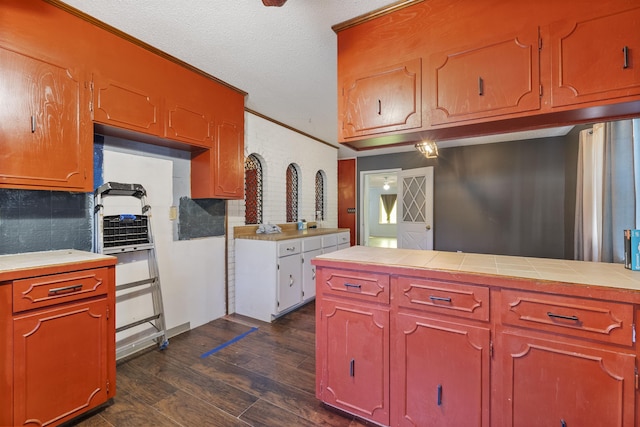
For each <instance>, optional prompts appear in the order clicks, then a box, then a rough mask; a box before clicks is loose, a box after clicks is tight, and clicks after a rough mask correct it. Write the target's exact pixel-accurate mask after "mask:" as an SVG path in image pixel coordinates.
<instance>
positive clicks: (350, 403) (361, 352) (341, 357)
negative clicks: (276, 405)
mask: <svg viewBox="0 0 640 427" xmlns="http://www.w3.org/2000/svg"><path fill="white" fill-rule="evenodd" d="M318 322H319V329H318V331H319V333H320V334H321V336H322V337H321V340H323V342H324V343H326V349H325V351H324V352H321V353H320V354H319V355H318V359H317V361H316V363H318V364H320V366H321V370H322V379H321V380H320V381H321V386H320V389H321V395H322V400H323V401H325V402H326V403H328V404H330V405H333V406H336V407H338V408H342V409H345V410H347V411H349V412H351V413H353V414H357V415H359V416H362V417H364V418H366V419H368V420H371V421H375V422H377V423H381V424H387V425H388V424H389V311H388V309H382V308H373V307H369V306H367V305H353V304H349V303H345V302H339V301H333V300H327V299H324V300H323V301H322V305H321V308H320V318H319V319H318Z"/></svg>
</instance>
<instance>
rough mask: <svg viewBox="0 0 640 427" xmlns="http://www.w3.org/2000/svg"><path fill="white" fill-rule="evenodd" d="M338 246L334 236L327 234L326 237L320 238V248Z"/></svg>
mask: <svg viewBox="0 0 640 427" xmlns="http://www.w3.org/2000/svg"><path fill="white" fill-rule="evenodd" d="M337 244H338V236H337V235H336V234H329V235H328V236H322V247H323V248H327V247H329V246H336V245H337Z"/></svg>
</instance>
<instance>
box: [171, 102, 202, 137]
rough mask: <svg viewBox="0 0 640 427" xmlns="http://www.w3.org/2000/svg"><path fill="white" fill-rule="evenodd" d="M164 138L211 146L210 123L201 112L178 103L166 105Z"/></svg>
mask: <svg viewBox="0 0 640 427" xmlns="http://www.w3.org/2000/svg"><path fill="white" fill-rule="evenodd" d="M168 104H169V105H167V108H168V110H167V120H166V129H165V136H166V137H167V138H169V139H174V140H177V141H185V142H189V143H191V144H196V145H203V146H211V127H212V123H211V121H210V119H209V118H208V116H207V114H206V113H205V112H203V111H196V110H195V109H193V108H192V107H189V106H186V105H180V104H178V103H168Z"/></svg>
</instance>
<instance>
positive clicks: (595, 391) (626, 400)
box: [496, 332, 636, 427]
mask: <svg viewBox="0 0 640 427" xmlns="http://www.w3.org/2000/svg"><path fill="white" fill-rule="evenodd" d="M498 338H499V339H501V341H500V342H499V344H498V345H497V346H496V348H499V349H500V352H501V354H502V356H501V358H500V363H501V364H500V366H498V368H497V369H498V371H499V372H501V374H502V375H503V376H504V377H503V378H502V380H501V381H500V383H499V384H498V387H500V393H499V394H498V396H499V399H500V400H499V401H500V403H501V405H502V406H501V407H499V408H496V409H497V410H499V411H500V412H501V413H502V414H503V415H504V416H505V420H504V424H503V425H505V426H518V427H522V426H523V427H527V426H566V427H572V426H589V427H620V426H624V427H632V426H635V425H636V424H635V422H634V404H635V388H634V384H635V355H634V354H626V353H618V352H613V351H607V350H604V349H600V348H596V347H586V346H585V347H583V346H576V345H571V344H567V343H564V342H559V341H551V340H543V339H536V338H533V337H528V336H526V335H525V334H522V333H515V332H513V333H511V332H503V333H501V334H499V336H498Z"/></svg>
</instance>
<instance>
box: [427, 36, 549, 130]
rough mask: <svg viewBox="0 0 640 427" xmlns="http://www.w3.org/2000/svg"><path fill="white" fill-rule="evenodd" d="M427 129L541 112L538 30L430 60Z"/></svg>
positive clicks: (446, 53) (435, 56)
mask: <svg viewBox="0 0 640 427" xmlns="http://www.w3.org/2000/svg"><path fill="white" fill-rule="evenodd" d="M432 64H433V67H434V68H433V72H432V73H433V74H432V78H433V82H434V83H433V84H434V87H433V90H432V93H433V95H432V96H433V101H432V110H431V113H432V117H431V123H432V124H443V123H450V122H458V121H463V120H471V119H478V118H485V117H492V116H497V115H503V114H509V113H519V112H523V111H531V110H537V109H539V108H540V94H539V92H540V76H539V69H538V68H539V65H538V64H539V53H538V29H537V28H532V29H530V30H529V31H523V32H522V33H521V34H518V35H515V36H510V37H504V38H500V39H498V40H497V41H495V42H493V43H485V44H482V45H479V46H474V47H470V48H466V49H459V50H455V51H453V52H445V53H441V54H436V55H433V57H432Z"/></svg>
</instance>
